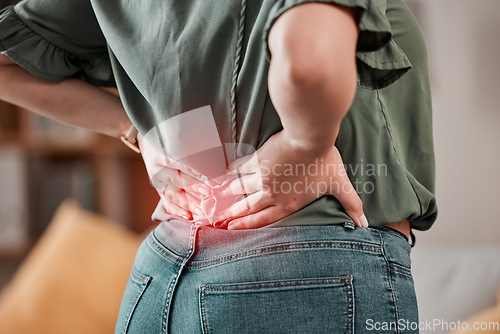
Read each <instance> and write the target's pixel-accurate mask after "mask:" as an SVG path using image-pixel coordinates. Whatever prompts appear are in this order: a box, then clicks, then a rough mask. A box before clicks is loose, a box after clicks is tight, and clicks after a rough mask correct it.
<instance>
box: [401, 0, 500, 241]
mask: <svg viewBox="0 0 500 334" xmlns="http://www.w3.org/2000/svg"><path fill="white" fill-rule="evenodd" d="M407 2H408V3H409V5H410V6H411V8H412V9H413V10H414V12H415V14H416V15H417V18H418V20H419V21H420V24H421V27H422V30H423V32H424V35H425V39H426V42H427V48H428V53H429V62H430V70H431V80H432V91H433V106H434V138H435V149H436V172H437V175H436V180H437V183H436V191H437V198H438V207H439V218H438V220H437V222H436V223H435V225H434V226H433V227H432V228H431V230H429V231H428V232H424V233H417V239H418V241H420V242H422V243H431V244H437V243H446V244H448V243H450V244H451V243H456V244H462V243H465V244H484V243H496V244H500V216H499V215H500V213H499V211H500V64H499V60H500V20H499V19H498V13H500V1H498V0H481V1H470V0H408V1H407Z"/></svg>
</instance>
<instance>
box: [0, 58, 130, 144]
mask: <svg viewBox="0 0 500 334" xmlns="http://www.w3.org/2000/svg"><path fill="white" fill-rule="evenodd" d="M0 87H2V88H1V89H0V100H4V101H6V102H9V103H12V104H15V105H18V106H20V107H22V108H25V109H28V110H30V111H33V112H35V113H37V114H40V115H42V116H45V117H48V118H51V119H54V120H56V121H59V122H62V123H66V124H70V125H73V126H78V127H83V128H86V129H89V130H92V131H96V132H100V133H103V134H106V135H110V136H113V137H119V136H120V134H121V133H123V132H124V131H126V129H127V128H128V127H129V126H130V124H131V123H130V120H129V118H128V117H127V114H126V113H125V110H124V109H123V106H122V104H121V102H120V98H119V97H118V96H116V95H114V94H112V93H109V92H107V91H105V90H103V89H100V88H97V87H94V86H92V85H90V84H88V83H86V82H85V81H83V80H81V79H68V80H65V81H63V82H60V83H52V82H48V81H45V80H41V79H38V78H37V77H35V76H33V75H32V74H30V73H29V72H27V71H26V70H24V69H22V68H21V67H19V66H17V65H15V64H13V63H12V62H11V61H10V60H9V59H8V58H7V57H5V56H3V55H2V56H0Z"/></svg>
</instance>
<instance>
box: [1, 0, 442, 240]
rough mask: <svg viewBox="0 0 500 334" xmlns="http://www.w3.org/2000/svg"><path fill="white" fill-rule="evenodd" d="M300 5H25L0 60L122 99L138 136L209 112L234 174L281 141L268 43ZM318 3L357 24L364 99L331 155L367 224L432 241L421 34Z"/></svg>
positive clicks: (6, 19) (321, 218)
mask: <svg viewBox="0 0 500 334" xmlns="http://www.w3.org/2000/svg"><path fill="white" fill-rule="evenodd" d="M306 2H312V1H311V0H141V1H125V0H24V1H22V2H20V3H18V4H17V5H15V6H13V7H7V8H5V9H3V10H2V11H1V12H0V51H1V53H2V54H6V55H7V56H9V57H10V58H11V59H13V60H14V61H15V62H16V63H17V64H19V65H20V66H22V67H23V68H25V69H27V70H28V71H30V72H31V73H33V74H34V75H36V76H38V77H40V78H42V79H46V80H49V81H55V82H57V81H61V80H64V79H66V78H68V77H81V78H84V79H85V80H87V81H88V82H89V83H92V84H94V85H99V86H116V87H117V88H118V89H119V91H120V95H121V98H122V101H123V104H124V106H125V109H126V111H127V113H128V115H129V117H130V118H131V120H132V122H133V123H134V125H135V126H136V127H137V128H138V129H139V131H141V133H143V134H146V133H148V132H150V131H151V130H152V129H155V127H157V126H158V125H159V124H161V123H162V122H164V121H167V120H169V119H172V118H174V117H175V116H179V115H182V114H184V113H187V112H189V111H193V110H197V109H199V108H202V107H205V106H209V107H210V108H209V109H208V110H210V111H211V113H212V116H213V120H214V124H215V127H216V130H217V134H218V140H219V141H220V143H233V144H235V145H233V146H235V149H234V154H233V153H229V152H225V154H224V155H225V157H224V159H225V162H224V164H227V163H230V162H231V161H233V160H234V159H235V158H237V157H240V156H243V155H245V154H247V153H248V150H247V148H248V147H253V148H258V147H260V146H261V145H262V144H263V143H264V142H265V141H266V140H267V139H268V138H269V137H270V136H271V135H273V134H274V133H276V132H278V131H280V130H281V129H282V126H281V123H280V120H279V117H278V115H277V113H276V110H275V109H274V107H273V104H272V102H271V100H270V98H269V94H268V87H267V75H268V68H269V57H270V55H269V52H268V49H267V36H268V33H269V30H270V28H271V26H272V25H273V23H274V22H275V20H276V19H277V18H278V17H279V16H280V15H281V14H282V13H283V12H285V11H286V10H287V9H289V8H291V7H293V6H296V5H299V4H302V3H306ZM315 2H318V1H317V0H316V1H315ZM319 2H325V3H336V4H341V5H345V6H350V7H355V8H356V9H357V10H358V11H359V13H360V20H359V27H360V36H359V41H358V53H357V66H358V73H359V74H358V77H359V80H358V90H357V94H356V97H355V100H354V104H353V105H352V108H351V110H350V111H349V113H348V114H347V116H346V117H345V119H344V120H343V122H342V126H341V130H340V134H339V136H338V139H337V142H336V145H337V147H338V149H339V150H340V152H341V154H342V157H343V159H344V163H345V164H346V169H347V173H348V174H349V177H350V179H351V181H352V183H353V184H354V186H355V188H356V190H357V191H358V193H359V195H360V196H361V199H362V200H363V203H364V210H365V213H366V215H367V217H368V220H369V221H370V224H371V225H372V226H383V225H386V224H388V223H394V222H399V221H402V220H404V219H406V218H409V219H410V222H411V226H412V228H415V229H419V230H426V229H428V228H429V227H430V226H431V225H432V223H433V222H434V221H435V219H436V215H437V208H436V202H435V196H434V152H433V139H432V114H431V97H430V89H429V76H428V68H427V56H426V50H425V45H424V41H423V38H422V35H421V32H420V30H419V27H418V25H417V23H416V21H415V19H414V17H413V16H412V14H411V12H410V11H409V9H408V7H407V6H406V5H405V3H404V1H403V0H320V1H319ZM103 112H106V111H105V110H103ZM199 128H201V130H200V131H203V127H199ZM207 128H210V127H207ZM182 130H183V129H182V128H178V129H176V131H177V132H174V134H173V135H172V134H170V135H169V141H172V140H173V142H171V143H170V145H171V146H176V145H177V146H178V148H179V147H181V148H182V147H183V146H182V145H183V140H185V137H186V136H185V135H184V136H183V135H182V133H183V131H182ZM186 133H189V131H187V132H186ZM176 135H178V136H177V138H178V142H176V141H175V138H176V137H175V136H176ZM196 138H198V137H196ZM199 138H202V137H199ZM346 221H349V218H348V216H347V215H346V214H345V213H344V211H343V210H342V207H341V205H340V204H339V202H338V201H337V200H336V199H335V198H333V197H331V196H323V197H321V198H319V199H318V200H316V201H315V202H313V203H311V204H310V205H308V206H306V207H305V208H303V209H302V210H300V211H298V212H296V213H294V214H292V215H290V216H288V217H286V218H284V219H282V220H280V221H278V222H277V223H275V224H274V226H284V225H319V224H339V223H343V222H346Z"/></svg>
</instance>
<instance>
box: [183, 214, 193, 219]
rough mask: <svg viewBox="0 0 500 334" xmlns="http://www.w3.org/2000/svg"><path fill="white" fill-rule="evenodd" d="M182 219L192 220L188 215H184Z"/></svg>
mask: <svg viewBox="0 0 500 334" xmlns="http://www.w3.org/2000/svg"><path fill="white" fill-rule="evenodd" d="M182 218H184V219H186V220H190V219H191V218H189V216H188V215H186V214H184V215H182Z"/></svg>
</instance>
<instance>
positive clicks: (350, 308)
mask: <svg viewBox="0 0 500 334" xmlns="http://www.w3.org/2000/svg"><path fill="white" fill-rule="evenodd" d="M352 283H353V276H352V275H346V276H338V277H325V278H307V279H292V280H277V281H261V282H242V283H228V284H202V285H200V294H199V298H200V313H201V319H202V331H203V334H208V333H210V327H209V325H208V321H207V316H206V315H207V314H206V303H205V295H206V292H215V293H217V292H219V293H221V292H222V293H225V292H230V293H234V292H245V291H249V290H255V291H256V292H258V291H263V290H264V289H275V290H278V291H284V290H282V289H281V288H283V287H285V288H286V287H288V288H292V287H295V288H297V289H301V288H321V287H324V286H328V287H341V288H343V290H344V293H345V296H346V299H347V301H346V303H347V304H346V307H347V319H346V321H347V322H346V328H347V332H348V333H350V334H353V329H354V323H353V322H354V315H353V313H354V292H353V284H352ZM269 284H273V285H272V286H268V285H269ZM241 285H248V287H241ZM286 290H292V289H286ZM286 290H285V291H286Z"/></svg>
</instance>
